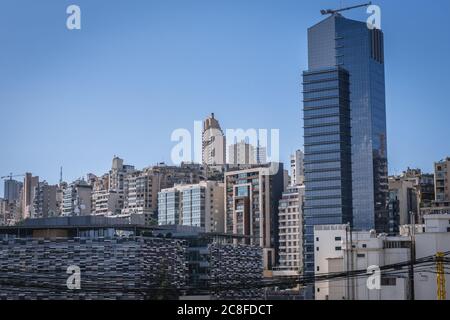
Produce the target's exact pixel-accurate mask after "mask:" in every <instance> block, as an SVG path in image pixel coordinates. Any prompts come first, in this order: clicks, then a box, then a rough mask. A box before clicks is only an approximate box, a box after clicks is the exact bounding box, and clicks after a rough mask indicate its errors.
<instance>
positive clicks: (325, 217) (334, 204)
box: [303, 67, 352, 274]
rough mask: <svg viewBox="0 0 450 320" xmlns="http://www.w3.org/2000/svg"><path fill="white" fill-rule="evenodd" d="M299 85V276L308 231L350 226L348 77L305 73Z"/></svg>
mask: <svg viewBox="0 0 450 320" xmlns="http://www.w3.org/2000/svg"><path fill="white" fill-rule="evenodd" d="M303 83H304V84H303V87H304V128H305V129H304V130H305V157H304V172H305V187H306V188H305V206H304V221H305V232H304V244H303V250H304V264H305V266H304V271H305V273H307V274H312V273H313V272H314V226H315V225H323V224H345V223H351V222H352V170H351V133H350V131H351V130H350V101H349V76H348V72H346V71H345V70H343V69H342V68H339V67H337V68H330V69H324V70H321V71H308V72H305V73H304V75H303ZM322 88H330V89H328V90H325V89H322ZM333 95H335V97H333ZM330 96H332V97H333V98H330ZM330 105H331V107H330Z"/></svg>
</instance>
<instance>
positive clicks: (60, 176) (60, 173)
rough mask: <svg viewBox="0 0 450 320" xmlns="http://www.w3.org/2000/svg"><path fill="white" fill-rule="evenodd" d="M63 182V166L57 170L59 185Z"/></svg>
mask: <svg viewBox="0 0 450 320" xmlns="http://www.w3.org/2000/svg"><path fill="white" fill-rule="evenodd" d="M62 183H63V167H61V168H60V170H59V185H62Z"/></svg>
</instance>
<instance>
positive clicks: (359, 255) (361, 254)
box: [356, 253, 366, 258]
mask: <svg viewBox="0 0 450 320" xmlns="http://www.w3.org/2000/svg"><path fill="white" fill-rule="evenodd" d="M356 256H357V257H358V258H365V257H366V255H365V254H364V253H358V254H357V255H356Z"/></svg>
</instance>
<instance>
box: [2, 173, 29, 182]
mask: <svg viewBox="0 0 450 320" xmlns="http://www.w3.org/2000/svg"><path fill="white" fill-rule="evenodd" d="M18 177H25V175H24V174H16V175H13V174H12V173H10V174H9V176H4V177H0V179H2V180H12V179H13V178H18Z"/></svg>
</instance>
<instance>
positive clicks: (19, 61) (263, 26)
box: [0, 0, 450, 195]
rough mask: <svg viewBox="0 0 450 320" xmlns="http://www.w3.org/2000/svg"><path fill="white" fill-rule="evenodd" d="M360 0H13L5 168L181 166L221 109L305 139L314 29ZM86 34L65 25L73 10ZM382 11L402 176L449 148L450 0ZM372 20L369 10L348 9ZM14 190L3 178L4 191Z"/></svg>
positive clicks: (7, 29)
mask: <svg viewBox="0 0 450 320" xmlns="http://www.w3.org/2000/svg"><path fill="white" fill-rule="evenodd" d="M358 2H359V1H353V0H345V1H339V0H319V1H317V0H314V1H312V0H311V1H299V0H152V1H149V0H142V1H138V0H133V1H130V0H128V1H125V0H114V1H110V0H95V1H93V0H71V1H65V0H40V1H37V0H28V1H25V0H2V1H1V6H0V43H1V50H0V120H1V121H0V134H1V142H2V143H1V147H0V175H4V174H5V175H6V174H8V173H9V172H14V173H23V172H25V171H30V172H33V173H34V174H36V175H39V176H41V177H42V179H47V180H48V181H49V182H51V183H56V182H57V181H58V176H59V167H60V166H61V165H62V166H64V172H65V174H64V176H65V178H66V180H68V181H70V180H72V179H74V178H76V177H79V176H82V175H84V174H86V173H88V172H93V173H97V174H101V173H103V172H106V171H107V170H108V168H109V167H110V162H111V158H112V157H113V155H115V154H117V155H119V156H121V157H123V158H125V160H126V162H127V163H130V164H134V165H136V166H137V167H139V168H140V167H144V166H147V165H151V164H154V163H156V162H160V161H166V162H170V151H171V148H172V147H173V145H174V144H173V143H172V142H171V141H170V135H171V132H172V130H174V129H176V128H187V129H191V130H193V121H194V120H202V119H203V118H204V117H205V116H207V115H208V114H209V113H210V112H215V113H216V115H217V117H218V118H219V120H220V121H221V123H222V126H223V127H227V128H279V129H280V130H281V131H280V134H281V151H282V159H283V160H284V161H286V160H287V159H288V156H289V154H290V153H291V152H292V151H294V150H295V149H297V148H301V147H302V144H303V138H302V122H301V108H302V103H301V100H302V96H301V89H300V84H301V77H300V76H301V71H302V70H304V69H306V65H307V41H306V30H307V28H308V27H309V26H311V25H313V24H315V23H317V22H318V21H320V20H321V19H322V17H321V16H320V14H319V10H320V9H324V8H335V7H339V5H341V3H343V4H344V5H353V4H355V3H358ZM69 4H77V5H79V6H80V7H81V10H82V30H81V31H68V30H67V29H66V26H65V24H66V17H67V15H66V12H65V11H66V7H67V6H68V5H69ZM376 4H379V5H380V6H381V8H382V27H383V29H384V32H385V39H386V43H385V47H386V63H387V64H386V71H387V74H386V75H387V79H386V80H387V83H386V85H387V111H388V112H387V115H388V144H389V166H390V172H391V173H394V172H400V171H401V170H403V169H405V168H406V167H407V166H413V167H420V168H423V169H425V170H427V171H431V169H432V164H433V162H434V161H436V160H439V159H441V158H443V157H445V156H447V155H450V139H449V137H450V135H449V119H450V104H449V99H448V93H449V91H450V80H449V79H448V75H449V74H450V59H449V56H450V1H448V0H433V1H400V0H397V1H392V0H384V1H376ZM346 16H348V17H350V18H355V19H360V20H366V18H367V15H366V14H365V11H364V10H356V11H353V12H352V13H350V14H346ZM2 193H3V185H2V184H1V186H0V195H1V194H2Z"/></svg>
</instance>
